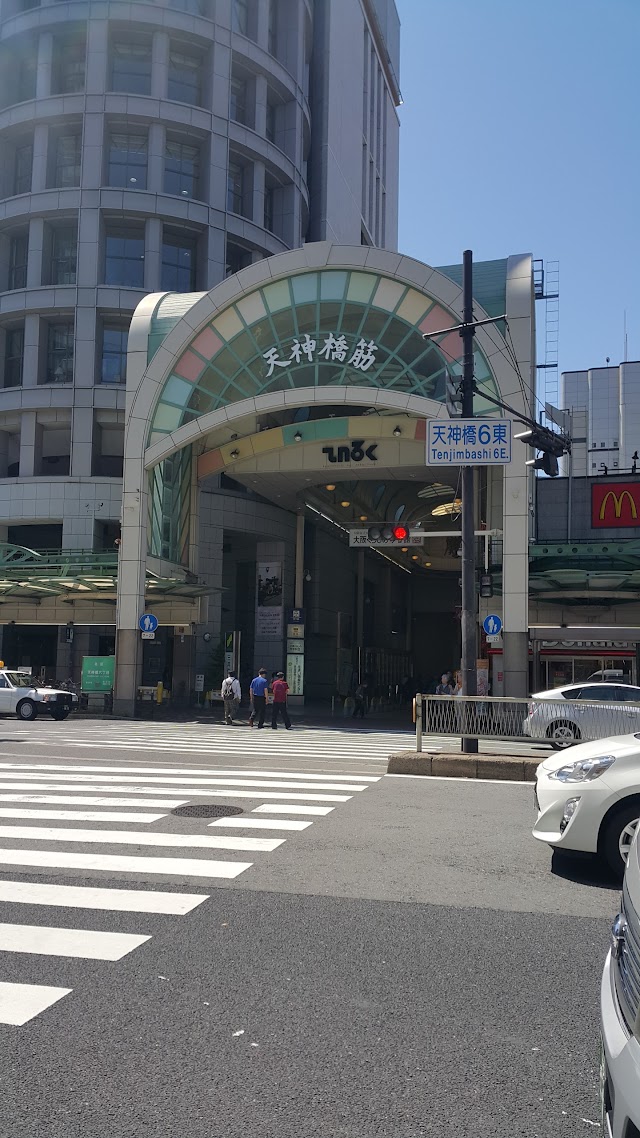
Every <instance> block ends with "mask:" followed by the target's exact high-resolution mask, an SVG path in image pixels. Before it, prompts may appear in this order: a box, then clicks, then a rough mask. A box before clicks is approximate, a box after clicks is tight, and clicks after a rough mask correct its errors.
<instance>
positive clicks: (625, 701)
mask: <svg viewBox="0 0 640 1138" xmlns="http://www.w3.org/2000/svg"><path fill="white" fill-rule="evenodd" d="M636 729H637V730H639V731H640V687H632V685H631V684H620V683H618V684H603V683H589V682H588V681H586V682H585V683H582V684H567V685H565V686H564V687H561V688H550V689H549V691H541V692H536V693H535V695H532V696H531V703H530V704H529V714H528V716H527V718H526V719H525V721H524V723H523V731H524V734H525V735H528V736H529V737H530V738H531V739H541V740H543V739H544V740H546V741H547V742H548V743H550V744H551V746H552V747H554V748H555V749H556V750H561V749H562V748H563V747H573V745H574V744H575V743H581V742H584V741H586V740H588V739H604V738H606V737H607V736H609V735H627V734H628V733H629V731H634V730H636Z"/></svg>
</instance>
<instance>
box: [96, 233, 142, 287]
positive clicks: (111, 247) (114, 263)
mask: <svg viewBox="0 0 640 1138" xmlns="http://www.w3.org/2000/svg"><path fill="white" fill-rule="evenodd" d="M104 283H105V284H116V285H128V286H129V287H130V288H142V287H143V285H144V232H143V231H142V230H141V229H134V228H131V229H114V230H111V231H107V235H106V241H105V273H104Z"/></svg>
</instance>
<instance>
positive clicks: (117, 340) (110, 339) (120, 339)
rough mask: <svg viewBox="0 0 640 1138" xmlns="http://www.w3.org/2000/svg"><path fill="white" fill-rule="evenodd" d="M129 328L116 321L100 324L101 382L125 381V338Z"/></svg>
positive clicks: (127, 336)
mask: <svg viewBox="0 0 640 1138" xmlns="http://www.w3.org/2000/svg"><path fill="white" fill-rule="evenodd" d="M128 338H129V329H128V326H127V325H125V324H121V323H119V322H118V321H107V320H105V322H104V324H103V325H102V366H101V369H100V379H101V382H102V383H125V382H126V379H127V340H128Z"/></svg>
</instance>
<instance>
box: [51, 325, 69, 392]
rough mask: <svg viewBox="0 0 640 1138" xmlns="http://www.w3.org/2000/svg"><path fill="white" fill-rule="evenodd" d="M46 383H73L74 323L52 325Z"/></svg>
mask: <svg viewBox="0 0 640 1138" xmlns="http://www.w3.org/2000/svg"><path fill="white" fill-rule="evenodd" d="M45 383H73V322H72V321H65V323H60V324H50V325H49V332H48V336H47V371H46V379H45Z"/></svg>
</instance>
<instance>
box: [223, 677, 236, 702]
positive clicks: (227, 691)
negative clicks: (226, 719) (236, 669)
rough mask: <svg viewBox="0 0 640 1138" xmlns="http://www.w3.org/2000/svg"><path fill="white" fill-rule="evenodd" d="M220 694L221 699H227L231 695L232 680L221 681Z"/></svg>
mask: <svg viewBox="0 0 640 1138" xmlns="http://www.w3.org/2000/svg"><path fill="white" fill-rule="evenodd" d="M220 694H221V696H222V698H223V699H228V698H229V696H231V695H233V680H229V679H226V680H224V681H223V683H222V688H221V692H220Z"/></svg>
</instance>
